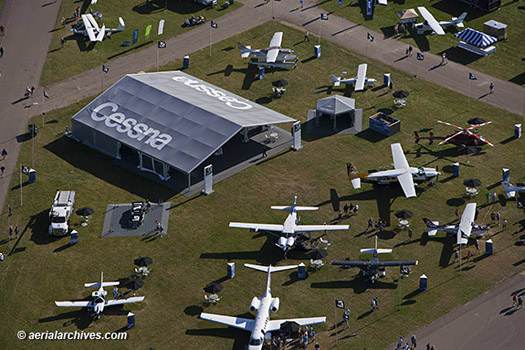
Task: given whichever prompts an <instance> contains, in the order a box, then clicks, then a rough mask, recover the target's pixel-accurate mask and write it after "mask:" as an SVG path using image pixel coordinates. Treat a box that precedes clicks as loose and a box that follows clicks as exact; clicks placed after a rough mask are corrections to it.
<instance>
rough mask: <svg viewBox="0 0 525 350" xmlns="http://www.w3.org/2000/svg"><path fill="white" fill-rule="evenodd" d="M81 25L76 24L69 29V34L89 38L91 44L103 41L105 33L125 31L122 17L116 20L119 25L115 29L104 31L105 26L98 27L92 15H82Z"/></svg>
mask: <svg viewBox="0 0 525 350" xmlns="http://www.w3.org/2000/svg"><path fill="white" fill-rule="evenodd" d="M81 17H82V23H79V24H77V25H76V26H74V27H73V29H71V32H72V33H74V34H82V35H84V36H87V37H89V40H90V41H92V42H96V41H102V40H104V35H105V34H106V32H121V31H123V30H124V29H125V27H126V26H125V24H124V20H123V19H122V17H119V18H118V21H119V24H118V27H117V28H116V29H106V26H105V25H104V24H103V25H102V28H100V27H99V26H98V23H97V21H95V18H94V17H93V15H92V14H89V13H88V14H86V15H82V16H81Z"/></svg>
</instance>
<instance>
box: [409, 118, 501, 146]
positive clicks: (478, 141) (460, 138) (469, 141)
mask: <svg viewBox="0 0 525 350" xmlns="http://www.w3.org/2000/svg"><path fill="white" fill-rule="evenodd" d="M438 123H441V124H444V125H448V126H452V127H454V128H457V129H459V131H458V132H456V133H454V134H450V135H447V136H434V134H433V133H430V135H429V136H419V134H418V132H417V131H414V134H415V136H416V143H418V142H419V140H429V142H428V144H429V145H431V144H432V143H433V142H434V140H442V141H441V142H440V143H439V144H438V145H439V146H441V145H442V144H444V143H446V142H448V143H452V144H454V145H458V146H483V145H489V146H492V147H494V145H493V144H492V143H490V142H489V141H487V140H485V139H484V138H483V136H479V135H476V134H474V133H473V132H472V131H471V130H474V129H477V128H479V127H481V126H484V125H489V124H491V123H492V122H486V123H482V124H478V125H473V126H471V127H470V128H462V127H460V126H457V125H454V124H451V123H447V122H443V121H441V120H438Z"/></svg>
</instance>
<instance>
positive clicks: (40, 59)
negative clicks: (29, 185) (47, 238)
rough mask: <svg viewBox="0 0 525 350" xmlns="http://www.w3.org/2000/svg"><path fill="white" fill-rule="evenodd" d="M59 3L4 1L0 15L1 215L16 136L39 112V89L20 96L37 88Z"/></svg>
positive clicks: (16, 148) (58, 0) (17, 145)
mask: <svg viewBox="0 0 525 350" xmlns="http://www.w3.org/2000/svg"><path fill="white" fill-rule="evenodd" d="M60 3H61V0H30V1H28V0H24V1H20V0H6V1H5V3H4V7H3V8H2V12H1V13H0V24H3V25H4V26H5V36H0V45H1V46H3V48H4V50H5V53H4V56H3V57H1V58H0V70H1V72H2V75H1V76H0V150H1V149H4V148H5V149H6V150H7V152H8V155H7V158H6V159H5V160H4V161H0V163H1V164H3V165H4V166H5V167H6V177H5V178H3V179H0V213H1V212H2V208H3V205H4V201H5V198H6V195H7V191H8V187H9V182H10V180H11V175H12V174H15V175H18V171H17V169H16V170H15V169H14V168H15V166H16V161H17V158H18V152H19V150H20V143H19V142H17V136H18V135H21V134H23V133H24V132H25V131H26V128H27V120H28V117H29V114H30V113H31V114H34V113H35V112H36V110H40V111H41V109H40V105H33V103H34V102H36V101H39V100H40V96H41V92H40V91H39V90H37V91H36V92H35V98H34V99H31V98H29V99H25V100H24V99H23V97H24V92H25V89H26V87H27V86H35V87H37V86H38V81H39V80H40V75H41V74H42V68H43V67H44V63H45V60H46V56H47V48H48V47H49V43H50V42H51V36H52V35H53V33H52V32H51V30H52V29H53V28H54V25H55V20H56V18H57V15H58V11H59V9H60ZM29 165H30V164H29Z"/></svg>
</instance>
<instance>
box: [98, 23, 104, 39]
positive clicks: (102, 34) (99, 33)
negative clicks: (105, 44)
mask: <svg viewBox="0 0 525 350" xmlns="http://www.w3.org/2000/svg"><path fill="white" fill-rule="evenodd" d="M104 34H106V26H105V25H102V28H100V31H99V32H98V35H97V41H102V40H104Z"/></svg>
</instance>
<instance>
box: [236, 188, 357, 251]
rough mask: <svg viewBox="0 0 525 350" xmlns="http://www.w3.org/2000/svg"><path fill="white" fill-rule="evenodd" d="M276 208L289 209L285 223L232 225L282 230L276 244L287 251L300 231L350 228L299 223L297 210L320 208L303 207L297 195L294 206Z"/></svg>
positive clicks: (277, 207)
mask: <svg viewBox="0 0 525 350" xmlns="http://www.w3.org/2000/svg"><path fill="white" fill-rule="evenodd" d="M271 208H272V209H274V210H289V211H290V214H288V217H287V218H286V220H285V221H284V224H283V225H277V224H252V223H244V222H230V227H236V228H248V229H250V230H253V231H255V232H258V231H259V230H264V231H274V232H280V233H281V234H282V235H281V237H279V240H278V241H277V243H276V245H277V246H278V247H279V248H281V249H283V250H284V251H287V250H288V249H290V248H291V247H293V246H294V245H295V240H296V238H297V233H298V232H308V231H335V230H348V229H349V228H350V226H349V225H298V224H297V223H298V222H299V219H298V218H297V211H299V210H303V211H310V210H319V208H318V207H301V206H298V205H297V196H294V200H293V206H272V207H271Z"/></svg>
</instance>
